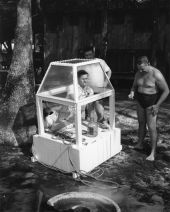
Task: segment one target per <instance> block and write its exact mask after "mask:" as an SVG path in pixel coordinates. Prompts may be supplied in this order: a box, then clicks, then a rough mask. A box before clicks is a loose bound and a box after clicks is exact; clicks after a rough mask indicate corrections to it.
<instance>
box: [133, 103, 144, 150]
mask: <svg viewBox="0 0 170 212" xmlns="http://www.w3.org/2000/svg"><path fill="white" fill-rule="evenodd" d="M137 116H138V123H139V128H138V143H137V144H136V146H135V148H136V149H143V141H144V138H145V136H146V110H145V109H144V108H143V107H141V105H140V104H139V103H137Z"/></svg>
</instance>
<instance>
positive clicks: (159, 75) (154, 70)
mask: <svg viewBox="0 0 170 212" xmlns="http://www.w3.org/2000/svg"><path fill="white" fill-rule="evenodd" d="M151 70H152V72H153V76H154V77H155V78H156V79H160V78H162V77H163V74H162V73H161V71H160V70H159V69H157V68H155V67H153V66H151Z"/></svg>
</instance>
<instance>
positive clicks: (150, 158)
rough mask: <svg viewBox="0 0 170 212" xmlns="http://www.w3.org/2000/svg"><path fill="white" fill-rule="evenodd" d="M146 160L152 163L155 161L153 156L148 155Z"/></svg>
mask: <svg viewBox="0 0 170 212" xmlns="http://www.w3.org/2000/svg"><path fill="white" fill-rule="evenodd" d="M146 160H149V161H154V160H155V156H154V155H153V154H150V155H149V156H148V157H147V158H146Z"/></svg>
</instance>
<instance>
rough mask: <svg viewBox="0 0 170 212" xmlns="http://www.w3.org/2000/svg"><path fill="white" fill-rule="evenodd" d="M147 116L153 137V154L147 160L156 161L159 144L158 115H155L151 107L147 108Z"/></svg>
mask: <svg viewBox="0 0 170 212" xmlns="http://www.w3.org/2000/svg"><path fill="white" fill-rule="evenodd" d="M146 114H147V115H146V116H147V125H148V130H149V135H150V139H151V154H150V155H149V156H148V157H147V158H146V160H150V161H154V160H155V154H156V145H157V138H158V135H157V129H156V120H157V115H153V113H152V111H151V108H147V109H146Z"/></svg>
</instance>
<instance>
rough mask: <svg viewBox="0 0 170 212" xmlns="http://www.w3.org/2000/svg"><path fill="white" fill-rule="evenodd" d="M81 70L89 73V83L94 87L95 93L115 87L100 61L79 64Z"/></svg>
mask: <svg viewBox="0 0 170 212" xmlns="http://www.w3.org/2000/svg"><path fill="white" fill-rule="evenodd" d="M79 70H85V71H86V72H87V73H88V74H89V76H88V78H89V81H88V85H89V86H90V87H91V88H93V90H94V93H103V92H105V91H107V90H111V89H113V88H112V85H111V83H110V81H109V80H108V78H107V76H106V73H105V72H104V70H103V69H102V67H101V65H100V63H99V62H98V63H92V64H88V65H83V66H79V67H78V71H79Z"/></svg>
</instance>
